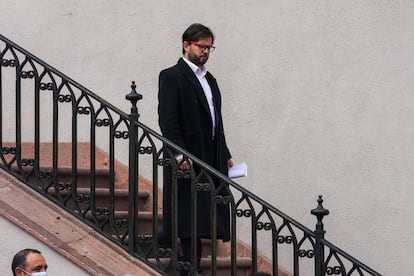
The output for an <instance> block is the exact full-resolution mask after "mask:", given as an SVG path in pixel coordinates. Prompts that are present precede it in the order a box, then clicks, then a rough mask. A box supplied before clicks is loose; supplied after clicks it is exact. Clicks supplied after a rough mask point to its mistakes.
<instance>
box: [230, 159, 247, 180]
mask: <svg viewBox="0 0 414 276" xmlns="http://www.w3.org/2000/svg"><path fill="white" fill-rule="evenodd" d="M243 176H247V164H246V163H244V162H243V163H240V164H237V165H234V166H233V167H231V168H229V178H237V177H243Z"/></svg>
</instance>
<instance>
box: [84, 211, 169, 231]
mask: <svg viewBox="0 0 414 276" xmlns="http://www.w3.org/2000/svg"><path fill="white" fill-rule="evenodd" d="M114 215H115V217H114V219H115V223H114V225H113V227H115V228H117V231H118V234H123V233H127V230H128V220H127V219H128V211H115V212H114ZM85 218H86V219H87V220H89V221H91V222H92V223H97V224H98V225H101V226H102V227H101V229H102V231H104V232H105V233H107V234H108V235H110V236H111V235H114V234H115V233H114V229H113V228H112V225H111V224H110V220H109V216H108V215H106V214H99V215H97V216H96V217H95V219H94V218H93V216H92V213H91V212H88V213H87V214H86V215H85ZM158 220H159V222H158V226H159V227H162V215H161V214H160V213H159V214H158ZM137 225H138V234H139V235H152V234H153V233H154V231H153V227H152V212H150V211H141V212H138V222H137ZM155 232H157V231H155Z"/></svg>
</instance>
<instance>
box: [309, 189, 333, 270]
mask: <svg viewBox="0 0 414 276" xmlns="http://www.w3.org/2000/svg"><path fill="white" fill-rule="evenodd" d="M322 202H323V199H322V196H321V195H320V196H319V198H318V206H317V207H316V208H315V209H313V210H311V214H312V215H314V216H316V218H317V220H318V221H317V223H316V229H315V231H314V233H315V236H316V243H315V276H322V275H324V270H325V269H324V260H325V250H324V245H323V243H322V240H323V239H324V238H325V230H324V229H323V223H322V220H323V217H324V216H327V215H328V214H329V210H328V209H325V208H323V206H322Z"/></svg>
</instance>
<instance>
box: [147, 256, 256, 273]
mask: <svg viewBox="0 0 414 276" xmlns="http://www.w3.org/2000/svg"><path fill="white" fill-rule="evenodd" d="M158 261H159V262H160V264H161V265H162V266H163V267H165V268H166V273H167V275H171V276H172V275H174V276H175V275H177V274H176V271H175V270H174V269H173V268H172V264H171V259H170V258H161V259H159V260H158ZM150 262H152V263H153V264H155V265H157V260H156V259H150ZM251 265H252V259H251V258H249V257H237V259H236V270H237V271H236V275H237V276H249V275H250V272H251ZM200 266H201V269H202V270H203V272H204V273H205V274H206V275H211V274H212V273H211V258H209V257H204V258H201V261H200ZM216 275H217V276H228V275H231V258H230V257H217V258H216Z"/></svg>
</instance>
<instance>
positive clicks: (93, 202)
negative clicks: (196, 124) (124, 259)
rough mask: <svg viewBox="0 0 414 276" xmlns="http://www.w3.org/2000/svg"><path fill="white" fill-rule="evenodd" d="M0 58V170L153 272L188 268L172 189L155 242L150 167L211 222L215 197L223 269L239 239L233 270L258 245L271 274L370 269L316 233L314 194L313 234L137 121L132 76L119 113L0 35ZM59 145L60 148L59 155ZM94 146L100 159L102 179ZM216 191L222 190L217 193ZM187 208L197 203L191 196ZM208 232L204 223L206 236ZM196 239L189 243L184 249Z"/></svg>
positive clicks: (212, 254) (255, 254)
mask: <svg viewBox="0 0 414 276" xmlns="http://www.w3.org/2000/svg"><path fill="white" fill-rule="evenodd" d="M0 60H1V66H0V116H1V118H0V131H1V133H0V147H1V151H0V167H1V168H2V169H4V170H6V171H8V172H10V173H12V174H13V175H15V176H16V177H18V178H19V179H20V180H21V181H23V182H25V183H27V185H29V186H30V187H32V188H33V189H35V190H37V191H38V192H39V193H41V194H42V195H44V196H46V197H47V198H49V199H50V200H52V201H53V202H55V203H56V204H57V205H59V206H61V207H62V208H64V209H66V210H67V211H69V212H71V213H72V214H73V215H75V216H76V217H78V218H79V219H81V220H82V221H84V222H85V223H87V224H89V225H90V226H92V227H93V228H94V229H96V230H97V231H99V232H101V233H102V234H103V235H105V236H107V237H108V238H109V239H110V240H112V241H113V242H114V243H115V244H117V245H119V246H120V247H123V248H124V249H125V250H126V251H128V252H129V253H130V254H132V255H133V256H135V257H137V258H139V259H141V260H143V261H145V262H146V263H147V264H148V265H149V266H152V267H153V268H154V269H156V270H157V271H159V272H160V274H170V275H176V274H177V273H178V272H179V271H180V269H181V268H183V267H186V266H187V267H189V268H190V271H191V272H192V273H195V272H196V270H195V267H194V266H193V267H192V266H191V264H190V263H186V262H183V261H182V260H180V258H179V256H178V252H179V250H178V248H179V243H178V242H177V226H176V221H177V215H176V206H177V204H176V200H177V194H176V192H173V193H172V194H173V196H172V205H171V208H172V210H173V211H172V213H173V218H172V226H171V227H172V228H171V230H172V244H171V247H170V248H163V247H161V246H160V245H159V243H158V237H157V233H158V231H159V229H160V226H161V223H162V219H161V218H160V215H159V212H158V206H159V205H160V204H159V201H160V199H159V198H158V188H159V187H160V186H161V183H162V177H160V175H161V173H160V171H161V168H162V167H165V166H168V167H169V168H171V170H172V173H173V176H174V177H173V187H176V185H175V184H176V183H177V179H179V178H187V179H189V181H190V183H191V185H192V186H193V189H192V193H193V197H192V199H193V200H196V198H197V193H198V192H201V191H202V192H207V193H209V195H210V198H211V203H212V204H211V206H212V211H211V218H212V219H213V221H214V219H215V217H216V211H217V210H216V207H217V206H218V204H224V205H226V206H228V207H229V209H230V213H231V218H230V220H231V240H230V242H229V249H230V250H229V252H230V253H229V255H230V256H228V257H230V258H229V259H230V262H229V266H228V271H229V272H228V275H237V274H238V272H237V271H238V265H239V262H238V259H239V258H240V255H241V254H239V253H240V251H239V247H238V246H237V243H238V240H248V244H249V246H250V251H248V252H249V253H248V254H246V253H245V252H244V253H243V254H244V255H243V257H245V258H246V257H247V260H248V262H249V266H248V268H247V270H246V271H248V272H245V274H243V275H247V274H248V273H250V272H252V273H254V272H257V271H258V270H262V266H261V265H260V264H261V263H263V261H260V262H259V260H260V258H262V257H261V256H262V255H260V254H259V250H260V252H263V253H264V254H265V255H267V256H269V257H268V258H269V260H270V269H269V271H267V272H268V273H270V274H272V275H280V272H279V269H280V268H283V269H284V270H286V271H288V272H289V273H290V274H291V275H380V274H379V273H378V272H376V271H374V270H373V269H371V268H369V267H368V266H367V265H365V264H363V263H361V262H360V261H358V260H357V259H355V258H354V257H352V256H350V255H349V254H347V253H345V252H344V251H343V250H341V249H339V248H337V247H336V246H334V245H333V244H332V243H330V242H328V241H327V240H325V238H324V234H325V230H324V226H323V217H324V216H326V215H327V214H328V211H327V210H326V209H324V207H323V206H322V197H321V196H320V197H319V199H318V205H317V208H315V209H313V210H312V214H314V215H315V216H316V217H317V224H316V229H315V230H314V231H313V230H310V229H308V228H306V227H305V226H303V225H302V224H300V223H299V222H297V221H296V220H294V219H292V218H291V217H289V216H288V215H286V214H285V213H283V212H281V211H280V210H278V209H277V208H275V207H273V206H272V205H270V204H269V203H267V202H265V201H264V200H262V199H260V198H258V197H257V196H256V195H255V194H253V193H251V192H249V191H248V190H246V189H245V188H243V187H242V186H240V185H239V184H237V183H236V182H234V181H232V180H230V179H229V178H227V177H226V176H224V175H222V174H220V173H219V172H217V171H216V170H214V169H213V168H211V167H210V166H208V165H207V164H205V163H204V162H203V161H201V160H199V159H198V158H197V157H196V156H193V155H192V154H191V153H189V152H186V151H185V150H184V149H182V148H180V147H178V146H176V145H174V144H173V143H171V142H169V141H168V140H166V139H165V138H164V137H162V136H161V135H160V134H158V133H157V132H156V131H154V130H152V129H150V128H148V127H147V126H146V125H144V124H143V123H141V122H140V121H139V120H138V118H139V113H138V109H137V106H136V105H137V102H138V101H139V100H140V99H141V98H142V96H141V95H140V94H138V93H137V92H136V86H135V83H133V84H132V85H131V87H132V91H131V92H130V93H129V94H128V95H127V96H126V98H127V99H128V100H129V101H131V106H132V107H131V113H130V114H126V113H124V112H122V111H121V110H119V109H118V108H116V107H114V106H113V105H111V104H110V103H109V102H107V101H105V100H104V99H102V98H101V97H99V96H97V95H96V94H95V93H93V92H91V91H90V90H88V89H87V88H85V87H84V86H82V85H80V84H79V83H77V82H76V81H74V80H72V79H71V78H69V77H68V76H66V75H64V74H62V73H61V72H60V71H58V70H56V69H55V68H53V67H52V66H50V65H48V64H46V63H45V62H44V61H42V60H41V59H39V58H37V57H36V56H34V55H32V54H30V53H29V52H28V51H26V50H24V49H23V48H21V47H19V46H18V45H16V44H15V43H13V42H12V41H10V40H8V39H7V38H5V37H4V36H2V35H0ZM62 145H67V146H69V148H70V150H69V154H68V153H67V152H64V151H63V150H62ZM85 149H86V150H85ZM100 151H102V152H105V153H106V156H107V157H106V158H107V160H105V162H104V163H105V164H104V165H105V166H104V168H105V171H106V176H105V177H104V178H103V179H102V177H100V174H101V173H102V160H100V159H99V158H100V156H101V155H100ZM172 152H174V153H176V152H180V153H182V154H183V156H184V159H183V162H188V160H189V159H191V160H192V162H193V163H192V164H193V167H192V168H191V169H190V170H187V171H181V170H180V164H177V161H176V160H175V158H174V154H173V153H172ZM63 155H64V156H63ZM84 155H86V156H87V158H86V159H85V160H87V163H86V164H85V160H84V159H82V156H84ZM118 160H121V161H123V162H124V163H127V164H128V185H126V186H125V187H124V188H126V189H127V190H128V206H127V207H122V206H123V205H125V204H124V203H125V202H121V203H120V202H119V201H117V196H118V194H119V189H120V188H119V187H118V186H117V183H116V181H117V176H118V175H117V174H119V171H118V170H117V165H116V162H117V161H118ZM194 166H197V167H198V169H197V170H195V169H194ZM65 171H66V172H67V174H64V172H65ZM85 171H86V180H85V175H84V173H85ZM143 174H146V175H145V177H146V178H148V179H149V180H150V182H151V183H152V187H153V190H152V197H150V199H149V200H150V201H151V207H150V208H147V211H148V210H149V211H150V216H145V215H143V209H142V204H141V203H142V202H141V201H143V200H148V199H143V197H141V194H142V191H141V186H140V181H139V179H140V177H143ZM213 179H214V181H213ZM213 182H215V183H213ZM85 183H86V184H85ZM102 183H103V184H102ZM217 183H219V185H217ZM103 189H106V190H107V193H105V195H104V199H103V200H102V199H101V198H100V197H99V195H100V194H102V190H103ZM222 191H225V192H226V193H224V194H227V195H224V196H223V193H221V192H222ZM121 205H122V206H121ZM192 206H193V209H196V208H197V205H196V204H194V203H192ZM122 208H125V210H122ZM193 211H194V212H193V213H192V214H193V223H192V230H193V231H192V233H194V228H195V227H196V226H195V225H196V224H195V222H194V221H195V220H197V219H201V218H197V216H196V215H194V214H196V210H193ZM148 217H150V218H148ZM215 229H216V228H215V227H214V223H213V227H212V230H211V232H212V234H213V235H212V236H213V237H214V236H215V231H216V230H215ZM246 229H248V231H247V230H246ZM209 244H210V249H209V255H208V256H207V257H205V258H204V259H205V260H207V261H205V262H207V266H208V267H209V270H210V271H211V275H217V274H218V271H219V264H218V262H217V259H218V250H217V241H216V239H215V238H213V239H212V240H211V241H209ZM196 246H197V245H196V244H195V243H194V244H193V252H195V249H196ZM194 255H195V254H193V260H195V258H196V257H195V256H194ZM204 265H206V264H204ZM246 273H247V274H246Z"/></svg>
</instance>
